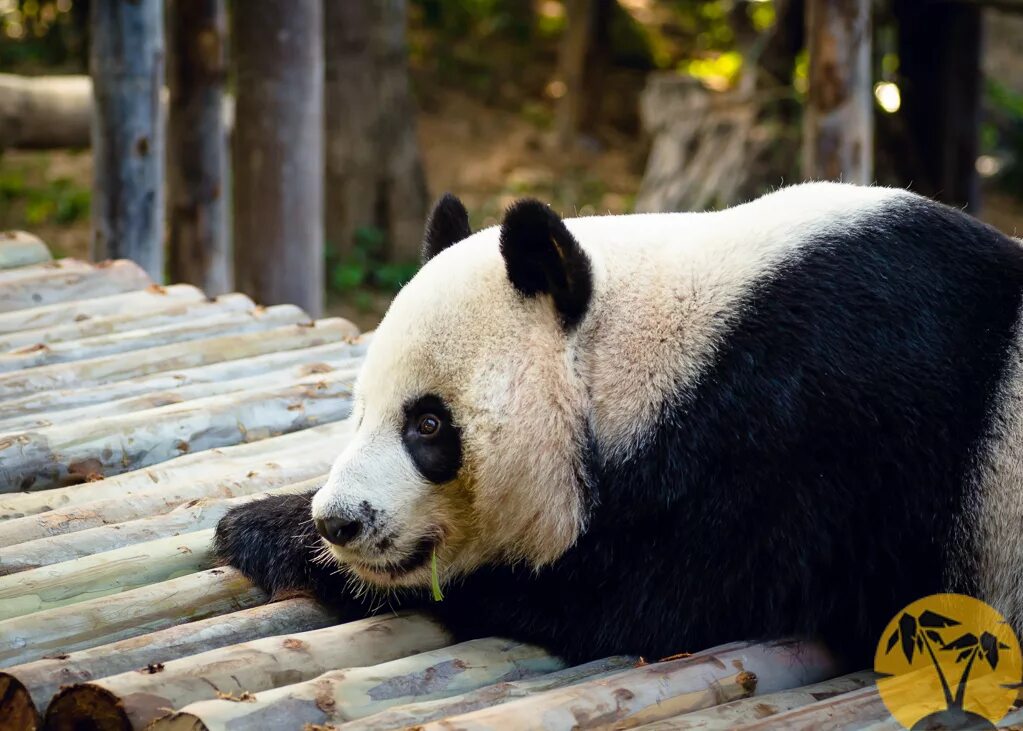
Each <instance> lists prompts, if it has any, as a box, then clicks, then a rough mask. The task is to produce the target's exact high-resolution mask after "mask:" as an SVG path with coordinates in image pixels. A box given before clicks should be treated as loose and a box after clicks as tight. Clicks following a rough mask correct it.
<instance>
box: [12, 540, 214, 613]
mask: <svg viewBox="0 0 1023 731" xmlns="http://www.w3.org/2000/svg"><path fill="white" fill-rule="evenodd" d="M213 530H214V529H213V528H207V529H205V530H200V531H196V532H194V533H185V534H183V535H180V536H170V537H168V538H158V539H156V540H155V541H148V542H146V543H137V544H134V545H131V546H124V547H123V548H116V549H114V550H113V551H106V552H104V553H97V554H94V555H92V556H85V557H83V558H77V559H74V560H72V561H63V562H61V563H57V564H53V565H52V566H41V567H39V568H35V569H30V570H28V571H22V572H21V573H18V574H10V575H8V576H0V622H2V621H3V620H5V619H13V618H14V617H22V616H24V615H26V614H32V613H33V612H45V611H46V610H48V609H56V608H58V607H65V606H68V605H70V604H79V603H81V602H83V601H87V600H89V599H95V598H96V597H101V596H108V595H110V594H116V593H118V592H121V591H124V590H127V589H137V588H138V587H140V586H149V585H151V584H158V583H160V582H161V581H166V580H168V579H172V578H175V577H178V576H184V575H186V574H194V573H196V572H198V571H202V570H204V569H209V568H212V567H213V560H212V558H211V555H210V546H211V544H212V541H213Z"/></svg>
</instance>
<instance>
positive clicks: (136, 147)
mask: <svg viewBox="0 0 1023 731" xmlns="http://www.w3.org/2000/svg"><path fill="white" fill-rule="evenodd" d="M91 6H92V11H91V44H92V45H91V51H90V56H89V66H90V72H91V74H92V78H93V98H94V106H93V118H92V150H93V160H94V163H93V168H94V171H93V193H92V252H91V253H92V256H93V257H94V258H96V259H108V258H127V259H132V260H134V261H136V262H137V263H138V264H139V265H141V266H142V268H143V269H145V270H146V272H147V273H148V274H149V276H150V277H152V278H153V280H154V281H157V282H160V281H162V280H163V247H162V244H163V236H162V227H163V158H164V131H163V120H162V118H161V113H160V90H161V88H162V87H163V66H164V60H163V3H162V2H161V0H135V1H134V2H123V0H93V2H92V3H91ZM243 15H245V13H243Z"/></svg>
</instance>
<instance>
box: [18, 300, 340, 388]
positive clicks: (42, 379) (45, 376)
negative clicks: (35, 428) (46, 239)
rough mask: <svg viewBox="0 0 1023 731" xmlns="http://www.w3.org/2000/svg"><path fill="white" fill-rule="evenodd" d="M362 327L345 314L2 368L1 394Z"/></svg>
mask: <svg viewBox="0 0 1023 731" xmlns="http://www.w3.org/2000/svg"><path fill="white" fill-rule="evenodd" d="M357 335H358V330H357V329H356V328H355V326H354V325H352V324H351V323H350V322H348V321H347V320H344V319H341V318H339V317H333V318H328V319H325V320H317V321H316V322H315V323H313V325H311V326H310V325H288V326H286V327H279V328H276V329H274V330H268V331H265V332H259V333H244V334H242V335H224V336H221V337H216V338H209V339H207V340H191V341H189V342H187V343H177V344H174V345H165V346H161V347H156V348H148V349H147V350H137V351H134V352H133V353H132V354H131V355H107V356H103V357H101V358H92V359H90V360H85V361H75V362H73V363H56V364H54V365H50V366H43V367H41V368H31V369H28V370H25V371H15V372H14V373H3V374H0V400H3V399H10V398H16V397H19V396H25V395H27V394H30V393H38V392H40V391H47V390H51V389H59V388H67V387H69V386H72V385H73V386H75V387H76V388H83V387H85V386H88V385H92V384H98V383H109V382H111V381H122V380H126V379H129V378H136V377H139V376H146V375H150V374H153V373H161V372H165V371H172V370H177V369H180V368H195V367H198V366H203V365H210V364H213V363H222V362H224V361H228V360H239V359H242V358H251V357H252V356H256V355H265V354H267V353H273V352H277V351H281V350H297V349H299V348H310V347H313V346H315V345H325V344H327V343H332V342H337V341H339V340H343V339H345V338H354V337H356V336H357Z"/></svg>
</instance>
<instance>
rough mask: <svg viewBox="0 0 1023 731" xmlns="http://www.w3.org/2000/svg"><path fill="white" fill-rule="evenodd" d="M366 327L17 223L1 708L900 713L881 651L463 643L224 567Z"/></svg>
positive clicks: (148, 714) (294, 720)
mask: <svg viewBox="0 0 1023 731" xmlns="http://www.w3.org/2000/svg"><path fill="white" fill-rule="evenodd" d="M368 341H369V335H361V334H360V333H359V332H358V331H357V329H356V328H355V327H354V326H353V325H351V323H348V322H347V321H344V320H340V319H337V318H332V319H323V320H316V321H314V320H311V319H310V318H309V317H307V316H306V314H305V313H304V312H302V311H301V310H300V309H298V308H296V307H292V306H288V305H283V306H278V307H276V308H268V309H265V310H264V309H261V308H259V307H258V305H257V304H256V303H253V302H252V301H251V300H249V299H248V298H246V297H244V296H242V295H237V294H234V295H232V294H228V295H222V296H221V297H219V298H217V299H216V300H211V299H209V298H207V297H206V296H205V295H204V294H203V293H202V292H201V291H200V290H198V289H196V288H195V287H192V286H189V285H174V286H169V287H163V286H157V285H155V284H153V283H151V282H150V281H149V279H148V278H147V277H146V275H145V273H144V272H143V271H142V270H141V269H140V268H139V267H137V266H136V265H134V264H132V263H131V262H126V261H121V262H113V263H105V264H90V263H87V262H81V261H74V260H67V259H62V260H58V261H53V260H52V258H51V256H50V253H49V251H48V250H47V249H46V247H45V245H43V244H42V242H39V241H38V240H36V239H34V238H33V237H31V236H30V235H28V234H23V233H17V234H13V233H12V234H10V235H5V234H0V731H25V730H28V731H32V730H33V729H42V728H47V729H86V728H87V729H98V730H104V729H118V730H119V731H123V730H125V729H142V728H151V729H189V731H199V730H206V731H213V730H214V729H228V728H232V729H237V728H252V729H269V730H271V731H272V730H273V729H294V730H295V731H304V730H305V729H315V730H320V729H352V730H354V729H366V730H367V731H368V730H369V729H398V728H413V727H414V728H419V729H428V728H430V729H432V728H437V729H442V728H443V729H535V728H543V729H551V730H552V731H553V730H555V729H568V728H576V729H604V728H607V729H611V728H614V729H620V728H637V727H641V726H642V727H644V728H651V729H676V728H677V729H683V728H745V727H747V726H750V724H755V727H756V728H768V727H770V728H786V727H790V725H792V724H794V725H792V726H791V727H796V726H799V727H806V728H810V727H814V724H817V723H819V722H820V719H829V720H828V723H829V724H831V725H829V726H827V727H829V728H839V727H841V728H855V727H859V726H866V725H870V724H877V723H887V722H889V721H890V720H891V719H890V717H888V716H886V715H885V714H884V709H883V707H882V706H881V705H880V704H879V701H878V696H877V693H876V691H875V690H874V688H873V683H874V680H875V677H874V675H873V674H872V673H869V672H861V673H855V674H853V675H841V673H842V670H841V669H840V668H838V667H837V666H836V664H835V662H834V660H833V659H832V658H831V656H830V655H829V654H828V653H827V652H826V651H824V650H823V649H822V648H821V647H819V646H816V645H814V644H811V643H798V642H793V641H785V642H774V643H763V644H750V643H741V642H736V643H732V644H728V645H723V646H720V647H715V648H701V647H693V648H680V650H689V651H690V652H691V653H692V654H691V655H685V656H679V657H675V658H668V659H664V660H661V659H659V658H638V657H629V656H618V657H609V658H604V659H600V660H596V661H594V662H591V663H586V664H584V665H579V666H574V667H565V666H564V664H563V663H562V662H561V661H560V660H559V659H558V658H555V657H551V656H550V655H549V654H548V653H546V652H545V651H544V650H543V649H541V648H538V647H533V646H530V645H528V644H521V643H516V642H510V641H508V640H506V639H502V638H480V639H478V640H474V641H472V642H467V643H461V644H454V643H453V641H452V640H451V638H450V636H449V635H448V634H447V632H446V631H445V630H444V629H443V628H441V627H439V626H438V625H437V624H436V623H435V622H433V621H432V620H430V619H429V618H428V617H426V616H424V615H418V614H400V615H394V616H391V615H387V616H382V617H377V618H373V619H367V620H362V621H359V622H351V623H347V624H338V623H337V622H336V621H335V620H334V619H333V618H332V616H331V614H330V612H329V611H327V610H326V609H324V608H323V607H320V606H319V605H317V604H316V603H315V602H313V601H311V600H310V599H308V598H303V597H290V598H282V599H281V600H279V601H276V602H273V603H267V601H268V598H267V597H266V596H265V595H264V594H263V592H261V591H260V590H258V589H257V588H255V587H254V586H252V585H251V584H250V583H249V582H248V581H247V580H246V579H245V578H244V577H243V576H241V575H240V574H239V573H238V572H237V571H235V570H233V569H229V568H222V567H215V566H212V565H211V563H210V557H209V544H210V536H211V535H212V532H213V528H214V527H215V525H216V521H217V520H218V519H219V518H220V516H222V515H223V514H224V512H226V511H227V510H228V509H229V508H230V507H231V506H233V505H237V504H240V503H242V502H245V501H247V500H252V499H256V498H258V497H259V496H261V495H264V494H267V493H270V492H278V493H279V492H291V491H300V490H310V489H315V488H316V487H317V486H318V485H319V484H321V483H322V480H323V479H324V476H325V475H326V473H327V471H328V470H329V468H330V463H331V461H332V460H333V458H334V457H335V456H336V455H337V454H338V453H339V452H340V451H341V449H342V448H343V446H344V444H345V443H346V442H347V441H348V440H349V439H350V438H351V433H352V427H351V425H350V424H349V423H348V421H346V419H347V417H348V414H349V412H350V409H351V386H352V382H353V380H354V378H355V375H356V373H357V372H358V369H359V367H360V366H361V363H362V358H363V355H364V353H365V349H366V345H367V343H368ZM683 610H684V608H680V611H683ZM737 639H738V638H737ZM835 719H839V720H840V721H841V723H836V722H835ZM750 727H751V728H752V727H753V726H750Z"/></svg>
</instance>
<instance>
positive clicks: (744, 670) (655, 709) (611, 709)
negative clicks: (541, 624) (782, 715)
mask: <svg viewBox="0 0 1023 731" xmlns="http://www.w3.org/2000/svg"><path fill="white" fill-rule="evenodd" d="M832 674H834V662H833V660H832V658H831V656H830V655H829V654H828V653H827V652H826V651H825V650H824V649H823V648H821V647H820V646H818V645H814V644H808V643H797V642H792V641H783V642H772V643H767V644H756V645H751V644H745V643H735V644H731V645H722V646H721V647H716V648H711V649H709V650H704V651H703V652H699V653H696V654H695V655H692V656H691V657H688V658H685V659H681V660H670V661H668V662H662V663H655V664H653V665H646V666H643V667H639V668H636V669H634V670H626V671H624V672H621V673H617V674H615V675H612V676H611V677H609V678H605V679H602V680H594V681H590V682H586V683H580V684H579V685H575V686H571V687H568V688H562V689H560V690H553V691H550V692H548V693H544V694H542V695H539V696H534V697H532V698H523V699H521V700H516V701H511V702H509V703H507V704H504V705H502V706H499V707H497V708H485V709H481V710H479V711H474V712H472V713H466V714H464V715H460V716H452V717H449V718H446V719H444V720H443V721H438V722H432V723H426V724H423V725H422V726H421V727H420V728H421V729H423V731H427V729H440V728H443V729H445V730H446V731H455V730H456V729H463V730H468V729H562V728H569V727H571V728H576V729H588V728H604V727H606V726H610V725H614V727H615V728H629V727H632V726H639V725H642V724H644V723H649V722H651V721H658V720H661V719H663V718H669V717H671V716H677V715H679V714H680V713H686V712H689V711H695V710H699V709H702V708H707V707H709V706H713V705H717V704H719V703H725V702H728V701H733V700H737V699H739V698H745V697H748V696H751V695H754V694H755V693H773V692H776V691H779V690H786V689H788V688H795V687H798V686H801V685H806V684H808V683H813V682H817V681H821V680H824V679H825V678H827V677H829V676H831V675H832Z"/></svg>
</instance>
